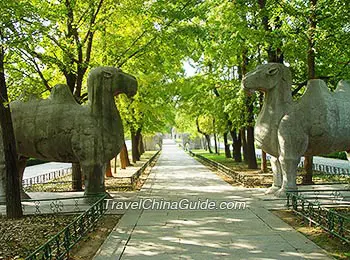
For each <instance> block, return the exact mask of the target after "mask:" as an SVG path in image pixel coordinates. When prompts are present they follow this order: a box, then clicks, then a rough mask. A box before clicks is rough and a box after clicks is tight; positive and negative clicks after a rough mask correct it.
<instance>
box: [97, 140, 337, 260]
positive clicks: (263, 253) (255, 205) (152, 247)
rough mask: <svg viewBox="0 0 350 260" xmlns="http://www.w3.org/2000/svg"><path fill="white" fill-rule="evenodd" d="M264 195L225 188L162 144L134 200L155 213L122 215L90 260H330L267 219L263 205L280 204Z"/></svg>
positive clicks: (205, 170) (180, 153) (279, 223)
mask: <svg viewBox="0 0 350 260" xmlns="http://www.w3.org/2000/svg"><path fill="white" fill-rule="evenodd" d="M263 193H264V189H247V188H242V187H234V186H231V185H230V184H228V183H226V182H224V181H223V180H222V179H221V178H220V177H218V176H217V175H216V174H214V173H213V172H211V171H210V170H209V169H208V168H206V167H205V166H203V165H202V164H200V163H199V162H197V161H196V160H195V159H193V158H192V157H190V156H189V155H187V154H186V153H185V152H184V151H183V150H181V149H180V148H179V147H177V146H176V145H175V144H172V143H169V142H168V143H167V144H166V145H164V147H163V151H162V154H161V156H160V158H159V160H158V163H157V165H156V166H155V167H154V168H153V170H152V173H151V175H150V176H149V179H148V180H147V182H146V184H145V185H144V187H143V189H142V190H141V192H140V193H139V194H138V196H137V198H135V200H134V202H137V201H138V200H143V201H147V200H148V202H149V204H147V205H148V206H150V205H153V206H159V207H158V208H157V207H156V208H155V209H150V208H147V209H145V208H143V209H142V208H138V209H134V210H132V209H129V210H127V211H126V213H125V215H124V216H123V218H122V219H121V221H120V222H119V223H118V225H117V226H116V227H115V229H114V230H113V231H112V233H111V234H110V236H109V238H108V239H107V240H106V241H105V243H104V244H103V246H102V247H101V248H100V250H99V252H98V253H97V255H96V256H95V258H94V259H98V260H100V259H101V260H102V259H147V258H149V259H278V260H279V259H330V258H328V257H327V256H326V255H325V254H324V253H323V251H322V250H321V249H320V248H318V247H317V246H316V245H315V244H313V243H312V242H311V241H309V240H308V239H306V238H305V237H304V236H303V235H301V234H299V233H298V232H296V231H295V230H294V229H293V228H291V227H290V226H288V225H287V224H285V223H284V222H283V221H282V220H280V219H279V218H278V217H276V216H275V215H273V214H271V213H270V212H269V211H268V209H267V206H266V205H268V206H271V205H273V207H280V206H283V204H284V201H264V200H263V199H265V198H266V197H264V195H263ZM157 203H158V204H157ZM181 203H182V204H181ZM186 203H187V204H186ZM196 203H197V204H196ZM209 204H210V205H211V206H212V207H209ZM189 205H191V206H189ZM161 206H163V208H162V207H161ZM180 206H182V208H181V209H179V207H180ZM223 206H225V207H223ZM191 207H192V208H193V210H191V209H189V208H191ZM176 208H177V209H176ZM231 208H232V209H231Z"/></svg>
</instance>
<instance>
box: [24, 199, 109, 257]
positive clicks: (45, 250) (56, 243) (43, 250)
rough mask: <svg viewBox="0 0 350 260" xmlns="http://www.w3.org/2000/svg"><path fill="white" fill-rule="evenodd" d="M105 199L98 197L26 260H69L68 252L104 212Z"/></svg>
mask: <svg viewBox="0 0 350 260" xmlns="http://www.w3.org/2000/svg"><path fill="white" fill-rule="evenodd" d="M95 198H96V197H95ZM106 198H107V195H104V196H100V197H98V200H97V201H96V202H95V203H94V204H93V205H92V206H91V207H89V208H88V209H87V210H86V211H85V212H84V213H82V214H80V215H79V216H78V217H77V218H76V219H75V220H74V221H73V222H72V223H70V224H69V225H68V226H66V227H65V228H64V229H63V230H61V231H60V232H59V233H57V234H56V235H55V236H53V237H52V238H50V239H49V240H48V241H47V242H46V243H45V244H43V245H41V246H40V247H39V248H37V249H36V250H35V251H34V252H33V253H31V254H30V255H29V256H28V257H27V258H26V260H36V259H42V260H44V259H45V260H46V259H56V260H58V259H69V251H70V250H71V249H72V247H73V246H74V245H75V244H76V243H78V242H79V240H80V239H81V238H82V237H83V236H84V235H85V234H86V233H87V232H88V231H90V230H91V229H92V227H93V226H94V225H95V223H96V222H97V221H98V220H99V219H100V218H101V217H102V216H103V215H104V213H105V212H106V207H105V199H106ZM86 199H92V197H86Z"/></svg>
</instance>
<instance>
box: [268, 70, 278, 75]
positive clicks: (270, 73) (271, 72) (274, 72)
mask: <svg viewBox="0 0 350 260" xmlns="http://www.w3.org/2000/svg"><path fill="white" fill-rule="evenodd" d="M277 72H278V68H272V69H269V70H268V72H267V74H269V75H275V74H276V73H277Z"/></svg>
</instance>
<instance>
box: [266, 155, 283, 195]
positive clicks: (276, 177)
mask: <svg viewBox="0 0 350 260" xmlns="http://www.w3.org/2000/svg"><path fill="white" fill-rule="evenodd" d="M270 162H271V168H272V172H273V184H272V186H271V187H270V188H268V189H267V191H266V192H265V194H272V193H275V192H276V191H277V190H279V189H280V188H281V186H282V169H281V164H280V162H279V160H278V159H277V158H276V157H272V156H271V159H270Z"/></svg>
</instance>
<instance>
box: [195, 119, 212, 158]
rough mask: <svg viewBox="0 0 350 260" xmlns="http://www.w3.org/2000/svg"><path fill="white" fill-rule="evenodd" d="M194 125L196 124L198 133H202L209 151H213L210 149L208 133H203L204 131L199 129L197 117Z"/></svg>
mask: <svg viewBox="0 0 350 260" xmlns="http://www.w3.org/2000/svg"><path fill="white" fill-rule="evenodd" d="M196 126H197V131H198V133H200V134H202V135H204V137H205V140H207V145H208V150H209V153H213V151H212V150H211V145H210V135H209V134H207V133H204V132H203V131H202V130H201V129H200V127H199V122H198V117H197V118H196Z"/></svg>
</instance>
